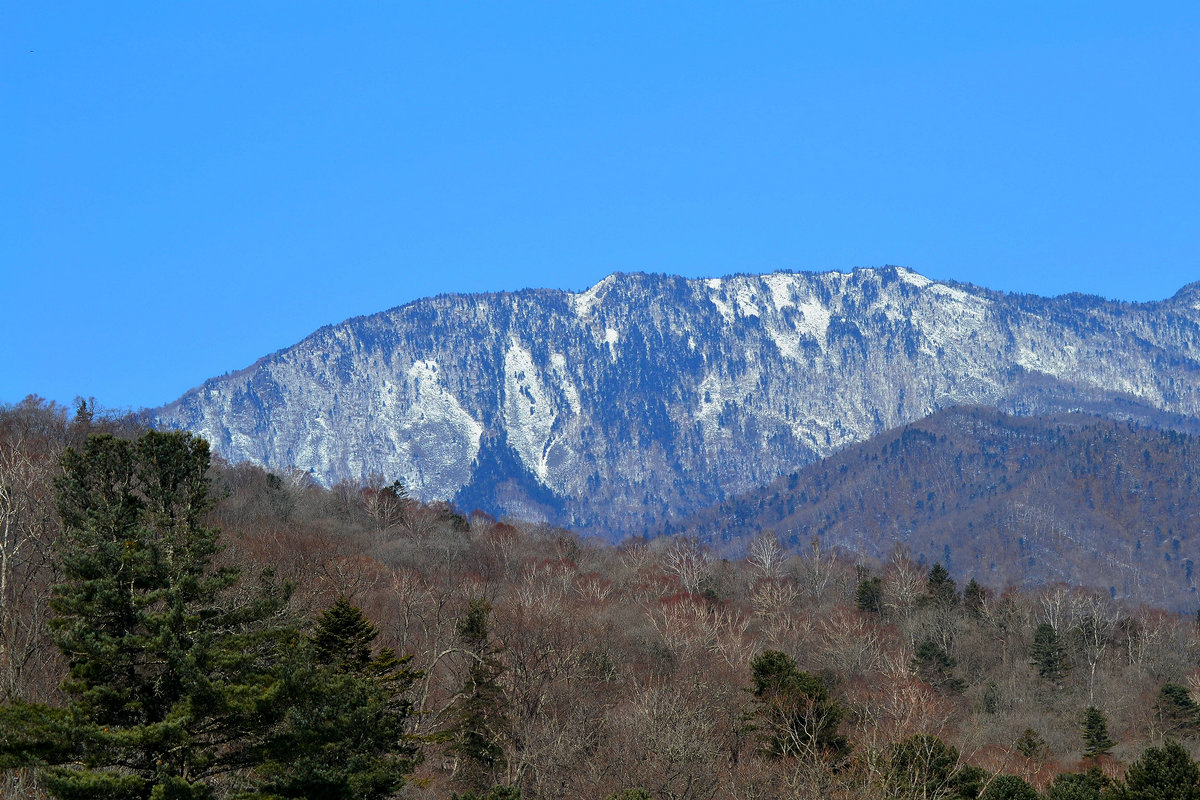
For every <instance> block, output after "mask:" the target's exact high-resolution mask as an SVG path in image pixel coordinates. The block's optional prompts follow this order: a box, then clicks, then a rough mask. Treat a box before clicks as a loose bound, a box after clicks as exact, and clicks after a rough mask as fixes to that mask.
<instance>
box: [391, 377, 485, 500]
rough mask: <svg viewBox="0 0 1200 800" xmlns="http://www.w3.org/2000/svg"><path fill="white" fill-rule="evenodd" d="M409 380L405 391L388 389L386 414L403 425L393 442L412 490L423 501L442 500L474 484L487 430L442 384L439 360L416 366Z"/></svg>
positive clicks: (393, 431)
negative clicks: (473, 463) (454, 490)
mask: <svg viewBox="0 0 1200 800" xmlns="http://www.w3.org/2000/svg"><path fill="white" fill-rule="evenodd" d="M406 378H407V381H406V385H405V386H404V387H403V388H402V390H401V391H393V390H392V389H394V388H397V387H388V386H386V385H385V386H384V387H383V393H382V394H383V396H382V397H381V404H382V405H383V409H382V410H383V411H384V412H385V413H387V412H390V413H389V416H393V418H395V419H396V423H397V424H396V425H395V426H394V427H392V428H391V431H390V432H389V434H390V435H389V438H390V439H391V444H392V446H393V447H395V448H396V450H397V454H398V455H399V459H398V461H399V462H400V464H401V468H402V469H403V471H404V473H405V474H404V479H405V483H406V484H407V485H408V487H409V489H410V491H412V492H413V494H414V495H416V496H417V497H434V496H438V495H439V494H440V493H443V492H445V491H446V489H447V487H454V488H457V487H459V486H462V485H464V484H465V483H466V482H467V480H468V479H469V477H470V475H469V465H470V463H471V461H472V460H474V458H475V457H476V456H477V455H478V454H479V440H480V437H481V436H482V435H483V425H482V424H480V423H479V422H478V421H477V420H476V419H475V418H474V417H472V416H471V415H470V414H469V413H468V412H467V410H466V409H464V408H463V407H462V404H461V403H460V402H459V401H458V398H456V397H455V396H454V395H453V394H452V393H451V392H450V391H449V390H448V389H447V388H446V387H445V386H444V385H443V384H442V381H441V376H440V369H439V367H438V363H437V362H436V361H434V360H431V359H427V360H418V361H414V362H413V365H412V366H411V367H410V368H409V370H408V373H407V375H406Z"/></svg>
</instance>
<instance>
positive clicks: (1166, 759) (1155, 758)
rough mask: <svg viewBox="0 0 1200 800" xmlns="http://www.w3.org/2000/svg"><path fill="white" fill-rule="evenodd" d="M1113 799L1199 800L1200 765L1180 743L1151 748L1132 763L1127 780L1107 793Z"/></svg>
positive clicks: (1127, 773)
mask: <svg viewBox="0 0 1200 800" xmlns="http://www.w3.org/2000/svg"><path fill="white" fill-rule="evenodd" d="M1104 797H1105V798H1112V800H1200V767H1198V766H1197V764H1196V762H1194V761H1192V757H1191V756H1190V755H1188V751H1187V750H1185V749H1184V748H1183V747H1182V746H1181V745H1180V744H1179V743H1178V742H1173V741H1170V740H1168V741H1167V742H1165V743H1164V744H1163V746H1162V747H1151V748H1149V749H1148V750H1146V752H1144V753H1142V757H1141V758H1139V759H1138V760H1137V761H1135V762H1134V763H1133V764H1130V765H1129V771H1128V772H1126V773H1125V780H1123V781H1121V782H1119V783H1117V784H1116V785H1115V786H1112V787H1110V788H1109V790H1108V791H1107V792H1106V793H1105V794H1104Z"/></svg>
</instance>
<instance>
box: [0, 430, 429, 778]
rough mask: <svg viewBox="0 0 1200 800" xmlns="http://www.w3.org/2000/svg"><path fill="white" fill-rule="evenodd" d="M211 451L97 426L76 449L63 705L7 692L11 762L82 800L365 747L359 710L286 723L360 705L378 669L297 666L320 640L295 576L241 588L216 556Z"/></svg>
mask: <svg viewBox="0 0 1200 800" xmlns="http://www.w3.org/2000/svg"><path fill="white" fill-rule="evenodd" d="M208 466H209V453H208V444H207V443H206V442H205V441H204V440H202V439H198V438H194V437H192V436H190V435H188V434H185V433H157V432H149V433H146V434H145V435H143V436H142V437H140V438H138V439H137V440H135V441H128V440H123V439H118V438H115V437H113V436H108V435H104V436H93V437H90V438H89V439H88V441H87V443H86V445H85V446H84V447H83V448H82V450H80V451H74V450H68V451H67V452H66V454H65V455H64V457H63V473H62V475H61V477H60V479H59V480H58V483H57V489H58V507H59V512H60V514H61V516H62V519H63V530H62V533H61V534H60V535H59V537H58V539H57V541H56V543H55V546H56V551H57V558H58V562H59V570H60V574H61V576H62V578H63V582H62V584H60V585H58V586H56V587H54V589H53V593H52V598H51V605H52V608H53V610H54V618H53V620H52V621H51V634H52V637H53V639H54V641H55V643H56V644H57V645H58V647H59V648H60V649H61V650H62V652H63V655H64V656H65V658H66V661H67V666H68V669H69V673H68V675H67V677H66V679H65V680H64V681H63V684H62V690H63V695H64V698H65V701H66V705H65V707H63V708H54V707H50V706H44V705H19V704H11V705H8V706H0V767H3V768H8V767H17V766H21V767H35V768H38V770H39V772H40V774H41V777H42V780H43V783H44V785H45V787H46V788H47V789H48V790H49V792H50V793H51V794H52V795H54V796H56V797H59V798H70V800H88V799H89V798H104V800H108V799H109V798H113V799H115V800H151V799H152V798H153V800H168V798H169V799H170V800H187V799H188V798H204V799H205V800H207V799H208V798H212V797H215V796H217V792H218V790H219V791H221V792H226V793H227V792H229V791H234V790H240V789H245V790H246V792H245V793H244V795H243V796H247V797H253V796H261V795H255V794H254V793H253V790H254V786H255V778H254V776H253V774H252V773H253V771H254V769H255V768H256V767H260V766H261V765H262V764H263V762H264V760H265V759H266V760H269V755H270V754H271V753H272V752H278V751H279V749H280V743H281V742H283V741H291V742H292V743H293V744H294V745H295V747H293V748H292V749H291V751H290V752H289V757H291V758H294V759H297V760H303V759H305V758H306V757H308V754H309V753H310V752H311V748H313V747H324V746H326V745H328V744H329V743H330V742H334V741H336V743H337V745H336V746H337V747H338V748H340V753H341V754H342V755H343V756H344V757H345V759H346V760H349V761H350V762H352V763H354V764H357V763H359V761H356V760H355V759H359V760H361V757H362V752H363V751H362V745H361V739H355V738H354V737H355V736H357V735H359V734H360V733H361V732H360V731H359V730H356V729H355V728H353V727H352V726H349V725H347V726H345V727H343V729H342V730H341V731H340V735H339V736H338V737H333V736H330V737H327V738H326V739H325V740H322V741H319V742H316V743H314V742H313V741H312V740H311V738H310V739H306V740H300V741H296V740H294V739H293V740H289V739H288V734H289V733H290V731H291V730H293V728H294V726H293V725H292V724H291V721H292V720H295V719H300V718H305V717H312V716H313V715H314V713H316V712H317V711H319V710H320V709H323V708H328V707H330V705H331V704H332V703H334V702H337V703H340V704H341V706H342V707H344V708H346V709H348V710H347V711H346V713H347V714H348V715H355V714H359V709H360V708H361V707H362V706H363V705H364V704H368V703H369V702H371V701H373V700H374V699H375V698H376V696H377V694H376V693H374V692H373V689H372V687H373V685H374V684H372V683H371V682H366V681H362V680H357V679H355V680H350V679H346V680H343V681H341V682H340V683H337V682H335V683H334V684H333V688H329V683H328V682H327V681H326V680H325V679H326V678H328V677H329V676H328V675H327V674H319V673H314V672H313V671H312V670H309V671H308V672H305V671H304V670H302V669H300V670H293V669H291V667H292V666H295V665H296V664H297V663H302V661H303V660H302V659H300V658H299V656H298V655H297V654H304V653H306V652H309V651H311V650H312V649H313V648H311V647H310V646H309V645H308V644H307V642H306V640H305V639H304V638H303V637H301V636H300V634H299V633H298V631H297V630H296V628H295V626H294V625H292V624H291V623H289V622H288V621H287V616H286V614H284V613H282V612H283V611H284V606H285V605H286V602H287V590H286V588H285V587H280V586H278V585H277V584H275V583H274V582H273V581H271V580H270V579H269V577H268V576H264V579H263V580H262V581H261V582H260V585H259V586H258V588H257V590H253V589H251V590H243V589H238V590H237V591H234V589H235V584H237V583H238V581H239V574H238V571H237V570H236V569H233V568H229V567H226V568H218V567H215V566H214V564H213V559H214V556H215V555H216V554H217V553H218V552H219V551H220V543H219V541H218V532H217V530H216V529H214V528H211V527H209V526H207V525H205V524H204V515H205V514H206V512H207V511H208V510H209V508H210V501H209V498H208V491H209V483H208V479H207V477H206V473H207V470H208ZM309 660H310V661H312V660H313V659H309ZM397 669H398V667H397V666H396V665H395V664H393V665H391V671H392V672H393V673H396V670H397ZM331 698H336V700H335V699H331ZM404 710H406V709H404ZM393 713H400V712H399V711H394V712H393ZM348 718H349V717H348ZM353 719H354V720H356V721H357V720H360V719H363V717H362V716H361V714H359V715H358V716H353ZM368 719H371V720H375V719H376V717H368ZM368 741H369V742H370V743H371V744H372V745H373V744H374V740H368ZM396 748H398V750H399V751H400V752H403V745H401V744H397V745H396ZM369 752H370V753H376V752H377V751H369ZM393 752H396V750H394V751H393ZM370 785H373V784H372V783H371V782H370V781H365V782H363V783H362V786H365V787H369V786H370ZM218 787H219V789H218ZM355 791H358V789H357V788H356V789H355ZM277 796H278V795H277ZM312 796H314V797H350V796H362V797H374V796H378V795H372V794H371V793H370V792H369V791H366V792H363V793H360V794H358V795H351V794H347V793H341V794H336V793H334V794H324V795H322V794H314V795H312Z"/></svg>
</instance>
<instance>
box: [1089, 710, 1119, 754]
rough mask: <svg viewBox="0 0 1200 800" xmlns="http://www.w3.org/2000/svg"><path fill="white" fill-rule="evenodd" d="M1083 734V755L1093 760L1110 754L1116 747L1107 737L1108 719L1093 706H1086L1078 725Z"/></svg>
mask: <svg viewBox="0 0 1200 800" xmlns="http://www.w3.org/2000/svg"><path fill="white" fill-rule="evenodd" d="M1080 728H1081V729H1082V732H1083V755H1084V756H1085V757H1087V758H1095V757H1097V756H1101V755H1104V754H1105V753H1109V752H1112V749H1113V746H1114V745H1116V742H1114V741H1113V740H1112V739H1110V738H1109V736H1108V717H1106V716H1104V712H1103V711H1101V710H1100V709H1098V708H1096V707H1095V706H1088V707H1087V710H1086V711H1085V712H1083V722H1082V724H1081V725H1080Z"/></svg>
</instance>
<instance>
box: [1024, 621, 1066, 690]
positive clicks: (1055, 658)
mask: <svg viewBox="0 0 1200 800" xmlns="http://www.w3.org/2000/svg"><path fill="white" fill-rule="evenodd" d="M1029 655H1030V659H1031V661H1032V662H1033V665H1034V666H1035V667H1037V668H1038V674H1039V675H1041V676H1042V677H1043V678H1045V679H1046V680H1048V681H1049V682H1050V683H1051V684H1053V685H1054V686H1061V685H1062V679H1063V676H1064V675H1065V674H1066V671H1067V650H1066V648H1065V647H1064V646H1063V643H1062V639H1061V637H1059V635H1058V631H1056V630H1054V626H1053V625H1050V624H1049V623H1046V622H1043V623H1042V624H1040V625H1038V626H1037V630H1035V631H1034V632H1033V646H1032V647H1031V648H1030V650H1029Z"/></svg>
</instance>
